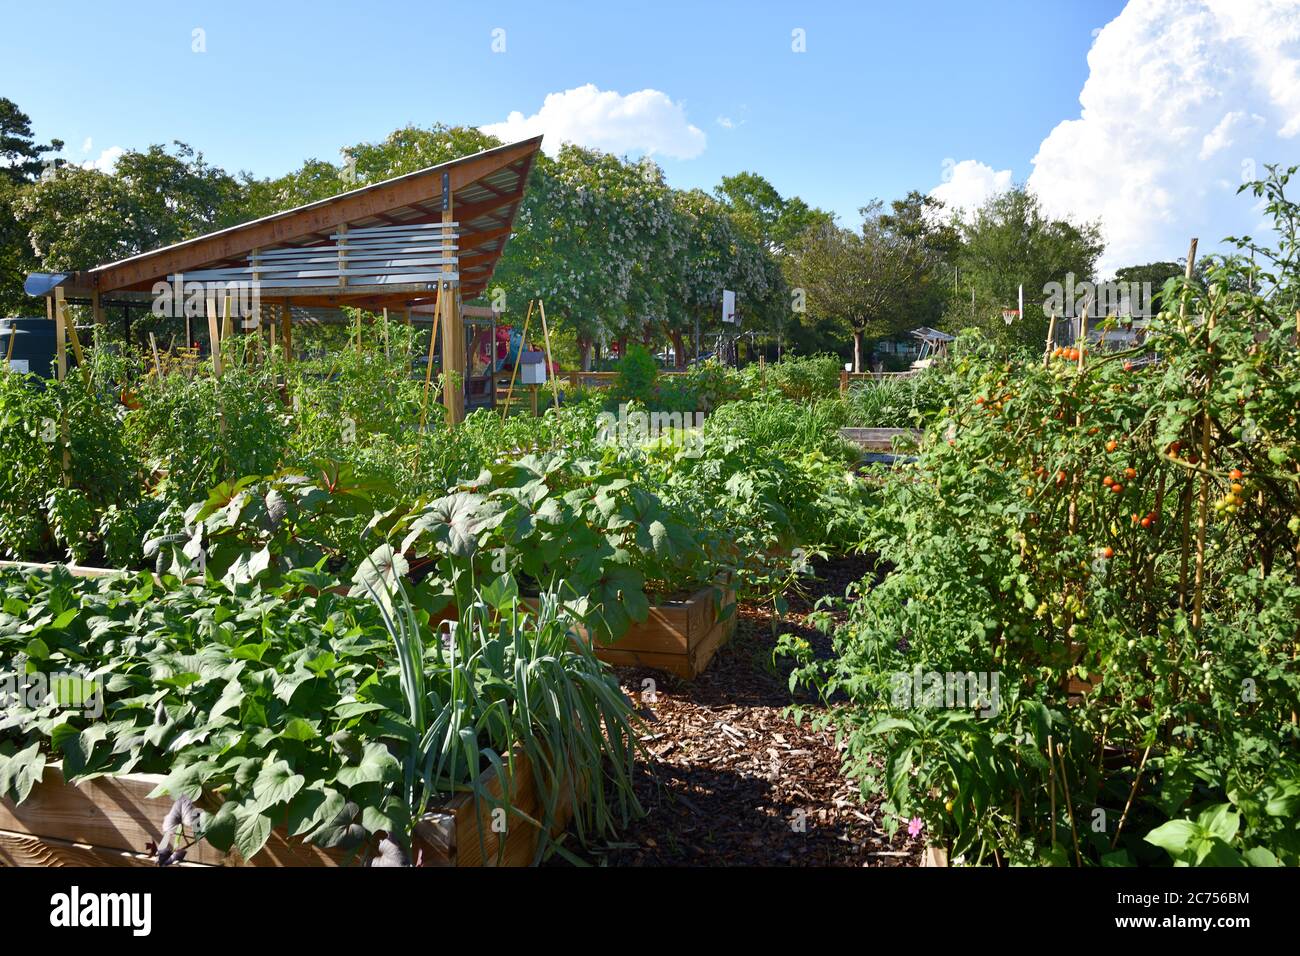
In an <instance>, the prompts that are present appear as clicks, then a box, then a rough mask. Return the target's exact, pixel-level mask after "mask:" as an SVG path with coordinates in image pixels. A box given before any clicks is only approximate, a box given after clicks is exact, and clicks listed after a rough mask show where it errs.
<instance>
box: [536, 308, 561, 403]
mask: <svg viewBox="0 0 1300 956" xmlns="http://www.w3.org/2000/svg"><path fill="white" fill-rule="evenodd" d="M537 311H539V312H541V313H542V341H543V342H545V343H546V380H547V381H548V382H549V381H550V380H551V366H553V365H554V364H555V362H554V361H553V360H552V359H551V330H550V328H549V327H548V326H547V324H546V303H545V302H543V301H542V300H541V299H540V298H539V299H538V300H537ZM551 397H552V398H554V399H555V413H556V414H557V415H558V414H559V413H560V390H559V389H558V388H555V387H554V384H553V383H552V388H551ZM533 414H534V415H536V414H537V409H536V408H534V409H533Z"/></svg>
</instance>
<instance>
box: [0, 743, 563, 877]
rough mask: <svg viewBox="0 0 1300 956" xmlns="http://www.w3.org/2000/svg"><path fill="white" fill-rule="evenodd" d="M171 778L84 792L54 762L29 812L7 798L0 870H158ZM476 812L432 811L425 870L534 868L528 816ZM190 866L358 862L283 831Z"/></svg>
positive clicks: (201, 847) (515, 803)
mask: <svg viewBox="0 0 1300 956" xmlns="http://www.w3.org/2000/svg"><path fill="white" fill-rule="evenodd" d="M515 766H516V771H515V775H514V778H513V780H512V781H511V783H512V787H511V801H510V805H511V807H512V808H514V809H515V810H517V811H519V812H520V813H522V814H526V815H527V816H529V817H532V818H533V819H541V818H542V816H543V815H544V809H543V807H542V806H541V801H540V798H539V796H538V793H537V790H536V787H535V786H534V782H533V775H532V772H531V768H530V766H529V764H528V762H527V761H526V760H524V759H522V758H520V759H518V760H517V761H516V764H515ZM164 779H165V778H164V777H163V776H162V775H160V774H147V773H130V774H121V775H119V776H109V777H97V778H95V779H93V780H88V781H86V782H85V783H83V784H80V785H77V784H70V783H68V782H67V781H65V780H64V778H63V774H62V773H61V772H60V770H59V768H58V766H57V765H56V764H51V765H48V766H47V767H46V768H45V774H44V777H43V778H42V779H41V782H40V783H38V784H36V785H35V786H34V787H33V788H32V791H31V793H30V794H29V795H28V797H27V799H26V800H24V801H23V803H22V804H21V805H18V806H15V805H14V803H13V802H12V801H11V800H9V799H4V800H0V866H153V865H156V863H155V861H154V859H153V858H152V857H151V856H150V855H149V853H148V851H147V846H146V845H147V844H149V843H154V844H157V843H158V841H159V840H160V839H161V838H162V821H163V818H164V817H165V816H166V815H167V811H168V810H169V809H170V808H171V804H172V801H171V800H170V799H168V798H165V797H163V798H154V799H150V798H149V796H148V794H149V793H150V792H151V791H152V790H153V789H154V787H156V786H157V785H158V784H159V783H160V782H162V781H163V780H164ZM481 779H482V782H483V784H484V785H485V786H486V787H487V788H488V789H489V790H490V792H491V793H493V794H494V795H496V794H500V792H501V782H500V779H499V778H498V777H497V776H496V774H495V772H494V771H491V770H489V771H486V772H485V773H484V776H483V778H481ZM477 809H478V812H477V813H476V812H475V801H474V797H473V795H472V794H459V795H457V796H455V797H452V798H451V799H449V800H447V801H446V802H445V803H444V804H443V805H442V806H441V807H439V808H438V809H436V810H433V811H431V812H429V813H427V814H426V815H425V817H424V818H423V819H422V820H421V821H420V822H419V823H418V824H417V825H416V829H415V840H414V841H413V842H414V845H413V850H414V854H415V860H416V862H418V863H419V864H420V865H422V866H497V865H502V866H528V865H530V864H531V863H532V862H533V859H534V857H535V855H536V853H537V843H538V837H539V832H538V829H537V827H535V826H533V825H532V824H531V823H529V822H528V821H527V820H525V819H524V818H523V817H522V816H521V815H520V813H512V814H511V815H510V818H509V819H508V820H507V821H506V826H505V830H506V832H505V834H504V835H503V834H500V833H497V832H494V830H493V827H492V805H491V804H490V803H488V802H486V801H482V802H480V803H479V805H478V808H477ZM570 812H571V808H570V807H569V806H567V805H562V806H561V807H560V808H559V812H558V813H557V819H556V820H555V821H554V827H553V832H555V833H558V832H559V831H561V830H562V829H563V828H564V827H565V826H566V825H567V824H568V819H569V815H570ZM503 838H504V846H501V843H502V840H503ZM499 849H500V852H501V858H500V860H498V850H499ZM186 862H187V863H190V864H197V865H207V866H311V867H316V866H344V865H348V864H349V863H355V862H357V859H356V855H355V854H353V853H350V852H347V851H340V850H323V849H321V848H319V847H317V846H314V845H312V844H310V843H304V842H303V841H301V840H298V839H294V838H291V837H289V836H288V834H286V833H284V832H283V831H282V830H279V829H277V830H274V831H272V833H271V837H270V839H269V840H268V841H267V844H266V846H265V848H263V849H262V851H261V852H260V853H258V854H257V855H256V856H255V857H253V859H252V860H245V859H243V858H242V857H241V856H240V855H239V853H238V852H236V851H234V850H232V851H231V852H229V853H223V852H221V851H220V850H218V849H217V848H215V847H213V846H210V845H209V844H207V843H204V842H200V843H197V844H195V845H194V846H192V847H190V849H189V851H188V853H187V854H186Z"/></svg>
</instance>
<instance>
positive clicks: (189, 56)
mask: <svg viewBox="0 0 1300 956" xmlns="http://www.w3.org/2000/svg"><path fill="white" fill-rule="evenodd" d="M1122 6H1123V4H1122V3H1119V2H1113V0H1112V2H1099V0H1094V2H1052V3H1043V2H1032V0H1026V2H1005V3H990V4H984V3H980V4H975V3H968V2H936V3H890V4H884V3H822V4H809V5H804V4H796V3H757V4H755V3H745V4H741V3H707V2H695V3H654V4H650V3H619V2H603V3H565V2H557V3H552V4H537V3H493V4H488V3H474V4H469V3H463V4H445V3H436V4H435V3H384V2H371V3H356V2H349V3H328V2H324V3H311V4H306V3H272V2H264V3H259V4H246V3H222V4H187V3H176V2H166V3H136V4H132V5H131V6H130V8H129V10H130V12H129V13H128V12H125V8H123V7H120V6H118V5H115V4H106V3H102V2H98V3H70V4H59V8H60V13H59V14H58V15H57V16H51V12H50V8H49V7H48V6H46V5H43V4H24V5H22V6H21V7H16V8H10V9H8V10H7V11H6V13H5V20H6V23H7V25H8V26H9V27H11V28H13V29H12V30H7V31H6V32H7V38H6V39H3V40H0V80H2V82H0V94H2V95H6V96H8V97H10V98H11V99H13V100H15V101H16V102H17V103H18V104H19V105H20V107H21V108H22V109H24V110H25V111H26V112H27V113H28V114H29V115H30V116H31V117H32V120H33V124H34V127H35V129H36V131H37V133H38V135H39V136H40V137H42V138H48V137H51V136H58V137H61V138H63V139H64V140H65V141H66V142H67V144H68V145H67V149H66V153H67V154H68V155H69V156H71V157H72V158H75V159H77V160H78V161H81V160H84V159H87V158H89V159H94V158H96V157H97V156H98V155H99V154H100V153H101V152H102V151H103V150H104V149H107V148H109V147H112V146H122V147H127V148H140V147H143V146H146V145H147V144H149V143H154V142H169V141H170V140H172V139H182V140H184V141H186V142H188V143H190V144H191V145H193V146H194V147H196V148H198V149H201V150H202V151H203V152H204V154H205V155H206V156H208V157H209V158H210V159H211V160H212V161H213V162H216V163H218V164H220V165H222V166H224V167H226V168H228V169H248V170H251V171H252V172H254V173H256V174H259V175H273V174H279V173H283V172H286V171H288V170H289V169H292V168H294V167H296V166H297V165H299V164H300V163H301V162H302V161H303V160H304V159H305V158H307V157H309V156H315V157H320V158H324V159H331V160H337V159H338V149H339V147H340V146H342V145H344V144H346V143H351V142H356V141H360V140H367V139H375V138H379V137H382V136H383V135H385V134H386V133H387V132H389V131H390V130H391V129H393V128H394V127H396V126H400V125H403V124H406V123H416V124H428V123H432V122H435V121H441V122H445V123H463V124H471V125H483V124H487V123H492V122H498V121H502V120H504V119H505V118H506V116H507V115H508V114H509V113H510V112H511V111H513V110H518V111H520V112H522V113H524V114H525V115H530V114H533V113H535V112H536V111H537V110H538V109H539V108H540V107H541V105H542V101H543V98H544V97H545V96H546V94H548V93H553V92H559V91H564V90H568V89H572V88H576V87H580V86H583V85H584V84H589V83H590V84H594V85H595V86H596V87H598V88H599V89H601V90H611V91H616V92H618V93H622V94H630V93H634V92H636V91H638V90H642V89H647V88H649V89H655V90H659V91H661V92H663V93H664V94H666V95H667V97H669V98H670V99H671V100H673V101H675V102H677V103H679V104H680V105H681V106H682V107H683V109H684V111H685V115H686V117H687V118H688V119H689V122H690V123H691V124H692V125H694V126H696V127H697V128H698V129H699V130H701V131H702V132H703V133H704V134H705V140H706V145H705V147H704V149H703V151H702V152H701V153H700V154H699V155H698V156H696V157H694V158H690V159H673V158H668V157H664V156H658V157H656V158H658V159H659V161H660V162H661V163H662V165H663V166H664V167H665V169H666V171H667V173H668V176H669V179H670V181H671V182H672V183H673V184H674V185H679V186H706V187H711V186H713V185H714V184H716V182H717V181H718V179H719V178H720V177H721V176H722V175H724V174H727V173H733V172H737V171H739V170H742V169H754V170H756V171H758V172H761V173H763V174H764V175H766V176H768V177H769V178H770V179H771V180H772V181H773V182H774V183H775V184H776V185H777V187H778V188H779V189H780V190H782V191H783V192H785V193H796V194H799V195H802V196H804V197H805V198H806V199H808V200H809V201H810V202H813V203H815V204H817V205H821V206H823V207H827V208H830V209H833V210H834V211H836V212H837V213H840V214H841V215H842V216H846V217H851V216H853V215H854V213H855V210H856V209H857V207H858V206H859V205H861V204H862V203H863V202H865V201H866V200H867V199H869V198H871V197H873V196H881V197H886V198H888V197H893V196H897V195H901V194H902V193H903V192H905V191H906V190H908V189H909V188H920V189H927V190H928V189H929V188H931V187H933V186H934V185H936V184H937V183H938V182H939V181H940V177H941V174H942V162H943V160H944V159H945V158H948V157H958V158H960V157H965V156H979V157H981V159H982V160H983V161H985V162H987V163H990V164H992V165H993V166H994V167H995V168H998V169H1003V168H1010V169H1012V170H1013V171H1014V174H1015V178H1016V179H1023V178H1024V176H1025V175H1027V174H1028V172H1029V168H1028V160H1029V158H1030V157H1031V156H1032V155H1033V153H1034V150H1035V148H1036V146H1037V144H1038V143H1039V142H1040V141H1041V140H1042V138H1043V136H1044V135H1046V133H1047V132H1048V131H1049V130H1050V129H1051V128H1052V126H1054V125H1055V124H1056V123H1057V122H1058V121H1060V120H1061V119H1063V118H1065V117H1066V116H1068V115H1071V114H1073V113H1077V109H1078V103H1077V100H1078V95H1079V89H1080V87H1081V85H1082V83H1083V80H1084V78H1085V77H1086V75H1087V64H1086V63H1085V60H1084V57H1085V54H1086V53H1087V50H1088V47H1089V45H1090V44H1091V42H1092V36H1091V32H1092V31H1093V30H1094V29H1095V28H1098V27H1101V26H1102V25H1103V24H1105V23H1106V22H1107V21H1108V20H1110V19H1111V18H1112V17H1113V16H1114V15H1115V13H1116V12H1118V10H1119V9H1120V7H1122ZM195 28H201V29H202V30H203V31H204V33H205V40H206V47H207V49H206V52H204V53H195V52H193V51H192V49H191V47H192V45H193V40H192V31H193V30H194V29H195ZM497 28H500V29H503V30H505V34H504V41H505V52H504V53H496V52H493V49H492V45H493V39H494V37H493V34H492V31H493V30H494V29H497ZM796 28H800V29H803V30H805V31H806V34H805V35H806V41H807V42H806V48H807V49H806V52H804V53H794V52H793V51H792V49H791V46H792V31H793V30H794V29H796ZM41 36H48V37H49V42H48V43H37V42H32V40H33V38H36V37H41ZM498 37H499V35H498ZM499 45H500V43H499V42H498V46H499ZM720 118H722V119H723V120H730V121H731V124H732V128H730V129H728V128H725V127H724V126H723V125H720V124H719V122H718V121H719V119H720ZM87 138H89V139H90V140H91V150H90V152H89V153H88V154H83V153H82V151H81V149H82V146H83V145H84V144H85V141H86V139H87Z"/></svg>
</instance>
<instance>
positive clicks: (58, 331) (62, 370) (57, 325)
mask: <svg viewBox="0 0 1300 956" xmlns="http://www.w3.org/2000/svg"><path fill="white" fill-rule="evenodd" d="M54 291H55V294H58V292H59V290H58V289H57V288H56V289H55V290H54ZM45 314H46V315H47V316H49V317H50V318H51V319H53V320H54V361H55V367H54V376H55V378H57V379H58V380H59V381H60V382H61V381H63V377H64V376H65V375H67V374H68V346H67V343H66V341H65V339H66V338H67V334H66V333H65V332H64V331H63V310H62V309H56V308H55V307H54V298H53V297H51V296H48V295H47V296H46V297H45Z"/></svg>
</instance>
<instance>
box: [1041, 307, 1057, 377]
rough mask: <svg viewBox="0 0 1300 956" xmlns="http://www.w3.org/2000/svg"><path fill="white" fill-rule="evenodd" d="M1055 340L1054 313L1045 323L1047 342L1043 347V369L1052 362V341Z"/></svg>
mask: <svg viewBox="0 0 1300 956" xmlns="http://www.w3.org/2000/svg"><path fill="white" fill-rule="evenodd" d="M1055 338H1056V313H1055V312H1053V313H1052V317H1051V318H1050V319H1049V320H1048V322H1047V342H1046V344H1044V345H1043V368H1046V367H1047V365H1048V363H1049V362H1050V361H1051V360H1052V341H1053V340H1054V339H1055Z"/></svg>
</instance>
